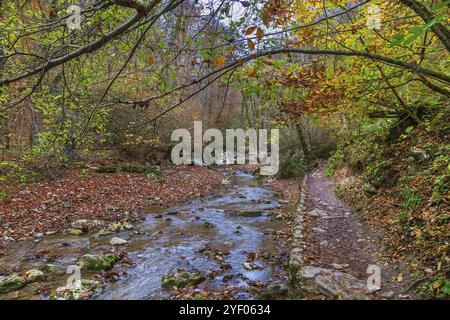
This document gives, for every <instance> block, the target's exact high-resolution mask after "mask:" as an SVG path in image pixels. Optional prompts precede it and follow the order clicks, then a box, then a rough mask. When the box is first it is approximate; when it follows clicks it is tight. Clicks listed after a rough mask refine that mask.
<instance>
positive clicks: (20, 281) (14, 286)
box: [0, 273, 27, 293]
mask: <svg viewBox="0 0 450 320" xmlns="http://www.w3.org/2000/svg"><path fill="white" fill-rule="evenodd" d="M26 284H27V281H26V280H25V279H24V278H22V277H20V276H19V275H17V274H16V273H12V274H10V275H8V276H2V277H0V293H8V292H11V291H14V290H18V289H20V288H22V287H24V286H25V285H26Z"/></svg>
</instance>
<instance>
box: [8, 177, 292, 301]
mask: <svg viewBox="0 0 450 320" xmlns="http://www.w3.org/2000/svg"><path fill="white" fill-rule="evenodd" d="M277 207H280V203H279V201H278V200H277V197H276V192H275V191H274V190H273V189H272V188H271V187H270V186H268V185H262V184H261V183H259V182H258V180H257V179H256V178H255V177H253V176H252V175H250V174H246V173H243V172H237V173H235V174H234V175H232V176H231V178H229V179H225V180H224V185H223V186H221V187H218V188H217V189H216V190H215V192H213V193H212V194H211V195H209V196H206V197H203V198H198V199H195V200H192V201H190V202H188V203H185V204H182V205H177V206H173V207H170V208H152V209H149V210H148V211H147V214H146V215H144V216H143V219H142V220H140V221H139V222H134V223H133V224H131V223H129V222H128V220H127V221H125V222H122V224H118V225H113V226H112V227H110V228H109V230H105V231H103V232H100V233H99V232H97V233H91V232H83V226H80V227H78V228H73V229H71V230H69V232H68V233H65V234H54V235H48V236H45V237H43V238H42V239H41V240H39V241H22V242H17V243H14V244H12V245H10V246H8V247H7V248H5V249H4V250H3V253H2V255H1V256H0V272H1V276H0V299H49V298H50V299H174V298H181V299H220V298H230V299H253V298H284V297H286V294H287V287H286V284H287V272H286V269H287V268H286V266H287V263H288V251H289V244H288V241H287V238H288V236H289V231H290V227H289V222H288V221H287V220H284V219H280V217H276V216H274V214H273V211H274V209H276V208H277ZM75 227H76V226H75ZM78 267H79V269H78ZM68 268H69V269H68ZM77 270H78V271H77ZM67 271H69V274H68V273H67ZM77 272H78V273H79V274H77ZM74 277H79V278H81V279H82V281H81V282H78V284H79V285H78V286H77V287H75V289H74V287H72V286H70V284H71V283H74V282H73V281H74V279H76V278H74ZM71 281H72V282H71ZM68 284H69V287H67V285H68Z"/></svg>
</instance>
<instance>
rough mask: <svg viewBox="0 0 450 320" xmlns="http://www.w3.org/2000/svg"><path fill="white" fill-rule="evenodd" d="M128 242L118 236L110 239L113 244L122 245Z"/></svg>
mask: <svg viewBox="0 0 450 320" xmlns="http://www.w3.org/2000/svg"><path fill="white" fill-rule="evenodd" d="M127 243H128V241H127V240H125V239H122V238H118V237H114V238H112V239H111V240H110V241H109V244H111V245H112V246H121V245H124V244H127Z"/></svg>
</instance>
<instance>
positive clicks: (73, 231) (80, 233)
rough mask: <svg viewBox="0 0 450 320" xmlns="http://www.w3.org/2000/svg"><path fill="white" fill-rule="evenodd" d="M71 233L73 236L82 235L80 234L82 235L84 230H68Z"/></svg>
mask: <svg viewBox="0 0 450 320" xmlns="http://www.w3.org/2000/svg"><path fill="white" fill-rule="evenodd" d="M67 232H68V233H69V234H71V235H73V236H80V235H82V234H83V233H84V232H83V230H80V229H73V228H72V229H69V230H68V231H67Z"/></svg>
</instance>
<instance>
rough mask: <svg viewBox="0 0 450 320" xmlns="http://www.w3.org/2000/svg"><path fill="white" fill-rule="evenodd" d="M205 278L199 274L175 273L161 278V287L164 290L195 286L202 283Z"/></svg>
mask: <svg viewBox="0 0 450 320" xmlns="http://www.w3.org/2000/svg"><path fill="white" fill-rule="evenodd" d="M204 280H205V277H204V276H203V275H201V274H200V273H199V272H192V273H191V272H186V271H180V270H178V271H176V272H174V273H173V274H170V275H165V276H164V277H163V278H162V281H161V286H162V287H163V288H164V289H172V288H185V287H191V286H196V285H198V284H200V283H201V282H203V281H204Z"/></svg>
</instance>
